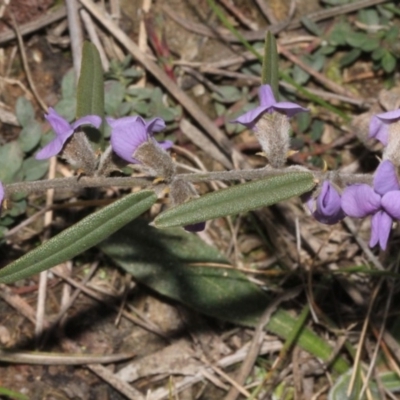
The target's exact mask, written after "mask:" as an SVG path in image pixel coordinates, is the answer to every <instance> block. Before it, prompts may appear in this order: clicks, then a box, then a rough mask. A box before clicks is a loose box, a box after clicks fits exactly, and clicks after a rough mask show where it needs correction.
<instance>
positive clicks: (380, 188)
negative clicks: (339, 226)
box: [342, 160, 400, 250]
mask: <svg viewBox="0 0 400 400" xmlns="http://www.w3.org/2000/svg"><path fill="white" fill-rule="evenodd" d="M342 208H343V211H344V212H345V213H346V214H347V215H348V216H350V217H355V218H363V217H366V216H367V215H372V221H371V239H370V241H369V245H370V247H373V246H375V245H376V244H378V243H379V245H380V246H381V249H382V250H385V249H386V245H387V242H388V239H389V234H390V230H391V228H392V222H393V220H394V219H397V220H399V219H400V185H399V181H398V178H397V175H396V168H395V166H394V165H393V164H392V163H391V162H390V161H388V160H386V161H383V162H382V163H381V164H380V165H379V167H378V168H377V170H376V172H375V176H374V181H373V188H371V187H370V186H368V185H366V184H358V185H352V186H349V187H347V188H346V189H345V190H344V192H343V194H342Z"/></svg>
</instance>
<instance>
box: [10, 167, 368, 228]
mask: <svg viewBox="0 0 400 400" xmlns="http://www.w3.org/2000/svg"><path fill="white" fill-rule="evenodd" d="M292 172H308V173H310V174H312V175H313V177H314V179H315V180H316V181H317V182H322V181H323V180H326V179H328V180H330V181H332V182H335V183H338V184H339V186H340V185H345V184H354V183H366V184H369V185H370V184H371V183H372V179H373V176H372V175H370V174H344V173H340V172H333V171H330V172H326V171H305V170H304V169H296V168H293V167H287V168H282V169H273V168H267V167H265V168H259V169H243V170H239V171H221V172H220V171H212V172H201V173H195V174H179V175H177V176H179V179H182V180H184V181H186V182H193V183H197V182H208V181H215V180H217V181H240V180H242V179H243V180H254V179H262V178H268V177H272V176H279V175H285V174H287V173H292ZM152 179H153V180H154V177H153V178H152ZM153 180H151V179H145V178H135V177H118V178H114V177H111V178H108V177H88V176H86V177H81V178H78V177H72V178H56V179H51V180H42V181H32V182H16V183H10V184H7V185H4V186H5V192H6V197H11V196H12V195H13V194H14V193H18V192H23V193H26V194H30V193H40V192H44V191H46V190H47V189H64V190H67V189H73V190H79V189H85V188H107V187H112V186H116V187H126V188H129V187H142V188H151V187H152V188H157V187H160V188H161V189H162V188H163V184H155V183H154V182H153ZM354 229H355V228H354Z"/></svg>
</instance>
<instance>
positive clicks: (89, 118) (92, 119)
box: [71, 115, 101, 130]
mask: <svg viewBox="0 0 400 400" xmlns="http://www.w3.org/2000/svg"><path fill="white" fill-rule="evenodd" d="M81 125H93V126H94V127H95V128H97V129H99V127H100V125H101V118H100V117H99V116H98V115H86V116H84V117H82V118H79V119H77V120H76V121H75V122H73V123H72V124H71V128H72V129H73V130H75V129H76V128H78V127H79V126H81Z"/></svg>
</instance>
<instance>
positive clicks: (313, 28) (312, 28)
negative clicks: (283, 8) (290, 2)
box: [301, 17, 323, 37]
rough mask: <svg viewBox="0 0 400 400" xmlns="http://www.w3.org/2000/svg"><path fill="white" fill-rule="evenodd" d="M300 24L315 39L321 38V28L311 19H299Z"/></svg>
mask: <svg viewBox="0 0 400 400" xmlns="http://www.w3.org/2000/svg"><path fill="white" fill-rule="evenodd" d="M301 23H302V24H303V25H304V27H305V28H306V29H307V30H308V31H309V32H311V33H312V34H313V35H315V36H317V37H322V36H323V31H322V30H321V28H320V27H319V26H318V25H317V24H316V23H315V22H314V21H313V20H312V19H310V18H308V17H302V18H301Z"/></svg>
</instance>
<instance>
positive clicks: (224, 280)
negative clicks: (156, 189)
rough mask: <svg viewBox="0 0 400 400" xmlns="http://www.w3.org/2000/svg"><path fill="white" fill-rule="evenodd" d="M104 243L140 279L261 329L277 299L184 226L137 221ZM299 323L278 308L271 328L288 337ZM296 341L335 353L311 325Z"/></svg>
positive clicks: (341, 364) (340, 363) (322, 354)
mask: <svg viewBox="0 0 400 400" xmlns="http://www.w3.org/2000/svg"><path fill="white" fill-rule="evenodd" d="M99 247H100V249H101V250H102V251H103V252H105V253H106V254H107V255H108V256H109V257H110V258H111V259H112V260H113V261H114V262H115V263H116V264H118V265H119V266H120V267H121V268H123V269H124V270H125V271H127V272H129V273H130V274H131V275H132V276H133V277H134V278H135V279H136V280H137V281H139V282H141V283H143V284H144V285H147V286H148V287H150V288H152V289H153V290H155V291H156V292H158V293H160V294H162V295H164V296H167V297H169V298H170V299H174V300H177V301H179V302H181V303H183V304H185V305H187V306H188V307H191V308H193V309H195V310H197V311H199V312H202V313H204V314H206V315H209V316H212V317H214V318H218V319H221V320H224V321H228V322H231V323H236V324H240V325H244V326H250V327H256V326H257V324H258V321H259V318H260V316H261V315H262V313H263V312H264V311H265V309H266V307H268V304H270V301H271V298H270V296H269V295H268V294H267V293H265V292H264V291H262V290H261V289H260V288H259V287H258V286H257V285H255V284H254V283H252V282H250V281H249V280H248V279H247V277H246V276H245V275H243V274H242V273H241V272H240V271H237V270H235V269H230V268H223V266H224V264H227V263H228V262H227V260H226V259H225V258H224V257H223V256H222V255H221V254H220V253H219V252H218V251H217V250H216V249H215V248H213V247H211V246H209V245H207V244H205V243H204V242H203V241H202V240H200V239H199V238H198V237H197V236H196V235H192V234H190V233H187V232H185V231H184V230H182V229H177V228H173V229H165V230H162V231H161V230H158V229H154V228H152V227H151V226H149V225H147V223H145V222H143V221H141V220H140V219H137V220H135V221H134V222H132V223H130V224H128V225H126V226H124V227H123V228H122V229H121V230H119V231H118V232H116V233H114V234H113V235H111V236H110V237H109V238H107V239H106V240H105V241H104V242H102V243H101V244H100V245H99ZM215 264H220V265H221V267H220V268H218V267H215ZM296 321H297V320H296V318H294V317H293V316H291V315H290V314H289V313H288V312H286V311H283V310H282V309H278V310H277V311H276V312H275V313H274V314H273V316H272V317H271V320H270V322H269V324H268V330H269V331H271V332H273V333H275V334H277V335H278V336H280V337H282V338H285V339H286V338H288V337H289V335H290V333H291V332H293V330H294V329H295V326H296V323H297V322H296ZM296 344H298V345H299V346H301V347H302V348H303V349H305V350H306V351H308V352H310V353H312V354H314V355H315V356H316V357H318V358H320V359H322V360H325V361H326V360H329V358H330V357H331V355H332V348H331V347H330V346H329V345H328V344H327V342H326V341H324V340H323V339H322V338H320V337H318V336H317V335H316V334H315V333H313V332H312V331H311V330H310V329H308V328H307V327H303V329H302V330H301V332H300V333H299V336H298V338H297V339H296ZM332 367H333V369H334V370H335V371H337V372H339V373H344V372H345V371H346V370H347V369H348V368H349V366H348V364H347V363H346V362H345V361H344V360H343V359H342V358H340V357H338V358H337V359H336V360H335V361H334V362H333V363H332Z"/></svg>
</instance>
